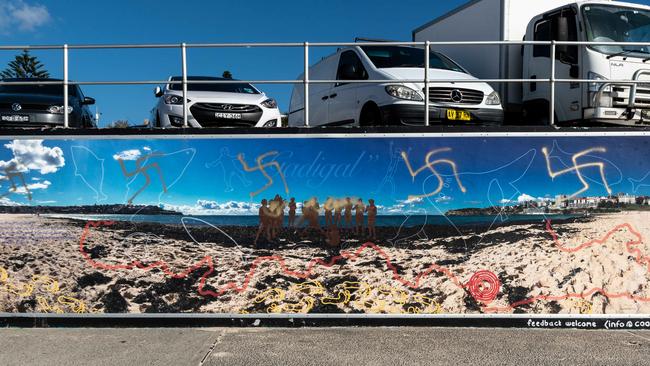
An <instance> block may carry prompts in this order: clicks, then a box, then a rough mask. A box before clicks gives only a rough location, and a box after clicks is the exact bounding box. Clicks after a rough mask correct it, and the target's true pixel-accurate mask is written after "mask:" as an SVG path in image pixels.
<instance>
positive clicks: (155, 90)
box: [153, 86, 163, 98]
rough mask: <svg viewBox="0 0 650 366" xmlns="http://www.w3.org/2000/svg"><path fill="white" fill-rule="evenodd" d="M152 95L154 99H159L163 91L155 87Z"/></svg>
mask: <svg viewBox="0 0 650 366" xmlns="http://www.w3.org/2000/svg"><path fill="white" fill-rule="evenodd" d="M153 94H154V95H155V96H156V98H160V97H162V96H163V91H162V89H161V88H160V87H159V86H157V87H156V89H154V90H153Z"/></svg>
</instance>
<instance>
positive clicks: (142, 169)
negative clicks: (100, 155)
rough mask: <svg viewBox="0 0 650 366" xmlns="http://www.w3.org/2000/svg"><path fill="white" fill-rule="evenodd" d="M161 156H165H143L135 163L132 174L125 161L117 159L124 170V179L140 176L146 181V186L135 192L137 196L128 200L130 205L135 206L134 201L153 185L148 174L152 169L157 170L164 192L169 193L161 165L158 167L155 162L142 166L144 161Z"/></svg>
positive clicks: (154, 154)
mask: <svg viewBox="0 0 650 366" xmlns="http://www.w3.org/2000/svg"><path fill="white" fill-rule="evenodd" d="M161 156H164V154H161V153H151V154H148V155H145V156H142V157H140V158H138V159H137V160H136V161H135V169H134V170H133V171H131V172H130V171H128V170H127V169H126V165H125V164H124V160H122V159H121V158H120V159H117V161H118V162H119V163H120V168H121V169H122V174H124V177H126V178H132V177H134V176H136V175H138V174H140V175H142V176H143V177H144V179H145V183H144V185H143V186H142V187H141V188H140V189H139V190H138V191H137V192H135V194H134V195H133V196H131V198H129V200H128V203H129V205H130V204H133V200H134V199H135V198H136V197H137V196H138V195H140V193H142V192H143V191H144V190H145V189H147V187H149V185H150V184H151V177H150V176H149V173H147V171H148V170H150V169H155V170H156V172H157V173H158V178H159V179H160V183H161V184H162V187H163V192H165V193H167V185H166V184H165V178H164V177H163V172H162V169H160V165H158V163H156V162H153V163H151V164H148V165H145V166H142V162H143V161H146V160H148V159H151V158H155V157H161Z"/></svg>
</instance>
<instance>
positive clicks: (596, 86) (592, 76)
mask: <svg viewBox="0 0 650 366" xmlns="http://www.w3.org/2000/svg"><path fill="white" fill-rule="evenodd" d="M587 78H588V79H589V80H600V81H606V80H607V78H606V77H604V76H602V75H599V74H596V73H595V72H591V71H589V73H588V74H587ZM601 85H603V83H589V91H590V92H592V93H596V92H597V91H599V90H600V87H601ZM603 91H604V92H606V93H609V92H611V91H612V87H611V85H610V86H606V87H605V89H604V90H603Z"/></svg>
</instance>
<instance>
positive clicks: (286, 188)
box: [237, 151, 289, 198]
mask: <svg viewBox="0 0 650 366" xmlns="http://www.w3.org/2000/svg"><path fill="white" fill-rule="evenodd" d="M277 155H279V153H278V152H277V151H269V152H267V153H265V154H262V155H260V156H258V157H257V159H256V160H255V161H256V162H257V166H255V167H250V166H248V163H246V160H245V159H244V154H239V155H237V159H238V160H239V162H240V163H241V165H242V167H243V168H244V170H245V171H246V172H248V173H252V172H256V171H259V172H260V173H262V175H263V176H264V178H266V181H267V183H266V184H265V185H264V187H262V188H260V189H258V190H257V191H254V192H251V193H250V196H251V198H253V197H255V196H257V195H258V194H260V193H262V192H264V191H265V190H266V189H267V188H269V187H270V186H272V185H273V178H271V176H270V175H269V173H268V172H267V171H266V168H270V167H274V168H275V169H276V170H277V171H278V174H279V175H280V179H282V183H283V184H284V191H285V193H286V194H289V186H287V180H286V179H285V178H284V173H282V168H281V167H280V164H278V162H277V161H270V162H268V163H264V159H266V158H267V157H269V156H277Z"/></svg>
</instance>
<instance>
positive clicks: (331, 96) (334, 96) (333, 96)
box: [330, 93, 338, 99]
mask: <svg viewBox="0 0 650 366" xmlns="http://www.w3.org/2000/svg"><path fill="white" fill-rule="evenodd" d="M337 96H338V94H336V93H334V94H332V95H330V98H331V99H334V98H336V97H337Z"/></svg>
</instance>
